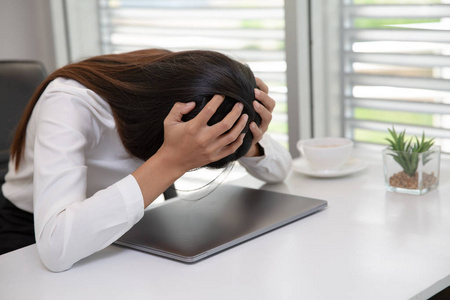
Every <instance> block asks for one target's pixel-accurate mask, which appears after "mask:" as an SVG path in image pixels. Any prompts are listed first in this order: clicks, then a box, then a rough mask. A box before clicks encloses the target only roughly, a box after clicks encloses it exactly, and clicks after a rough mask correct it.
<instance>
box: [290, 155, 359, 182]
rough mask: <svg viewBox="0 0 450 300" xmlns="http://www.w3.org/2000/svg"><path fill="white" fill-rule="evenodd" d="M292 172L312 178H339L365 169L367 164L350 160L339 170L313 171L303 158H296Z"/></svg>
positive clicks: (354, 159) (356, 159)
mask: <svg viewBox="0 0 450 300" xmlns="http://www.w3.org/2000/svg"><path fill="white" fill-rule="evenodd" d="M292 166H293V169H294V171H296V172H298V173H301V174H305V175H309V176H312V177H324V178H328V177H340V176H345V175H349V174H352V173H356V172H359V171H361V170H363V169H365V168H366V167H367V163H366V162H365V161H363V160H362V159H359V158H350V159H349V160H348V161H347V162H346V163H345V164H344V165H343V166H342V167H341V168H339V169H337V170H324V171H319V170H314V169H313V168H312V167H311V165H310V164H309V163H308V161H307V160H306V159H305V158H296V159H294V161H293V164H292Z"/></svg>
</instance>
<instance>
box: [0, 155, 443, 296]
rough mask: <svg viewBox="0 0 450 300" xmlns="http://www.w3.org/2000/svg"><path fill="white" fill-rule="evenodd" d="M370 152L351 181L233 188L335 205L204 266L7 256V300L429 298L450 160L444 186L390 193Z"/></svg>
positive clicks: (0, 259)
mask: <svg viewBox="0 0 450 300" xmlns="http://www.w3.org/2000/svg"><path fill="white" fill-rule="evenodd" d="M365 153H366V154H365V156H364V155H361V152H357V153H356V156H358V157H360V158H364V159H365V160H366V161H367V163H368V168H367V169H365V170H363V171H361V172H360V173H357V174H353V175H350V176H346V177H341V178H330V179H316V178H311V177H307V176H304V175H301V174H298V173H295V172H293V173H291V175H290V176H289V178H288V179H287V180H286V182H284V183H282V184H276V185H263V183H262V182H261V181H258V180H256V179H253V178H251V177H250V176H246V177H245V179H240V180H237V181H233V183H234V184H243V185H246V186H249V187H254V188H263V189H268V190H275V191H280V192H287V193H293V194H298V195H303V196H308V197H314V198H318V199H325V200H327V201H328V204H329V207H328V208H327V209H326V210H325V211H322V212H319V213H317V214H315V215H312V216H310V217H307V218H305V219H302V220H300V221H297V222H295V223H292V224H289V225H287V226H285V227H282V228H280V229H278V230H275V231H273V232H270V233H268V234H265V235H263V236H260V237H258V238H256V239H253V240H251V241H249V242H247V243H244V244H241V245H239V246H237V247H234V248H232V249H230V250H227V251H225V252H222V253H219V254H218V255H215V256H213V257H211V258H208V259H206V260H203V261H200V262H198V263H196V264H192V265H188V264H182V263H179V262H175V261H171V260H168V259H164V258H160V257H157V256H153V255H149V254H145V253H141V252H138V251H134V250H130V249H126V248H122V247H119V246H110V247H108V248H106V249H105V250H103V251H100V252H99V253H96V254H94V255H92V256H90V257H88V258H86V259H84V260H82V261H81V262H79V263H77V264H76V265H75V266H74V267H73V268H72V269H70V270H69V271H66V272H63V273H51V272H49V271H48V270H47V269H45V267H44V266H43V265H42V263H41V262H40V260H39V257H38V254H37V252H36V247H35V246H34V245H33V246H29V247H26V248H23V249H20V250H17V251H14V252H12V253H8V254H5V255H2V256H0V298H1V299H10V300H14V299H77V300H78V299H110V300H112V299H165V300H167V299H346V300H347V299H377V300H378V299H411V298H412V299H427V298H428V297H430V296H432V295H434V294H435V293H437V292H439V291H440V290H442V289H444V288H445V287H447V286H449V285H450V238H449V233H450V196H449V195H450V182H449V178H450V168H449V167H450V159H449V158H448V157H443V158H442V163H441V180H440V186H439V188H438V189H437V190H434V191H431V192H429V193H428V194H425V195H423V196H413V195H404V194H396V193H390V192H386V191H385V188H384V179H383V170H382V162H381V153H379V152H373V153H369V154H367V152H366V151H365Z"/></svg>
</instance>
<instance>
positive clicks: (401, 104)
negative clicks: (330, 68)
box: [345, 98, 450, 114]
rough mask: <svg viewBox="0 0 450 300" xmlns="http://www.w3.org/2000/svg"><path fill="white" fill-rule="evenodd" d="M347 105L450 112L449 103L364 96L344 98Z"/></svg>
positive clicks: (435, 112)
mask: <svg viewBox="0 0 450 300" xmlns="http://www.w3.org/2000/svg"><path fill="white" fill-rule="evenodd" d="M345 101H346V102H347V105H349V106H351V107H353V108H357V107H361V108H372V109H380V110H396V111H405V112H417V113H429V114H450V105H448V104H443V103H430V102H414V101H399V100H380V99H365V98H346V99H345Z"/></svg>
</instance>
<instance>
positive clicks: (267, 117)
mask: <svg viewBox="0 0 450 300" xmlns="http://www.w3.org/2000/svg"><path fill="white" fill-rule="evenodd" d="M253 107H254V108H255V111H256V113H257V114H258V115H259V116H260V117H261V124H260V125H259V127H260V128H261V130H263V132H265V131H266V130H267V128H268V127H269V124H270V121H272V113H271V112H270V111H269V110H268V109H267V108H266V107H265V106H263V105H261V103H259V102H258V101H253Z"/></svg>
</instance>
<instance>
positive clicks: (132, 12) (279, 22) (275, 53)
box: [98, 0, 288, 145]
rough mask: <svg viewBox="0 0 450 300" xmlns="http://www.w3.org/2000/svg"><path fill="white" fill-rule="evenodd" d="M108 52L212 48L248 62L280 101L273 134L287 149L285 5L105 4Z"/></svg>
mask: <svg viewBox="0 0 450 300" xmlns="http://www.w3.org/2000/svg"><path fill="white" fill-rule="evenodd" d="M98 3H99V15H100V30H101V49H102V53H121V52H127V51H133V50H138V49H143V48H165V49H169V50H172V51H181V50H191V49H207V50H214V51H219V52H222V53H224V54H227V55H229V56H231V57H232V58H234V59H237V60H239V61H242V62H245V63H247V64H248V65H249V66H250V68H251V69H252V70H253V72H254V73H255V76H257V77H260V78H261V79H262V80H264V82H265V83H266V84H267V85H268V86H269V87H270V95H271V96H272V98H274V99H275V100H276V102H277V106H276V109H275V112H274V114H273V120H272V123H271V126H270V128H269V131H270V132H271V135H272V136H273V137H275V138H276V139H277V140H278V141H280V142H281V143H283V144H285V145H287V143H288V135H287V99H286V93H287V88H286V62H285V51H284V50H285V45H284V44H285V43H284V9H283V7H284V2H283V0H190V1H182V0H99V2H98Z"/></svg>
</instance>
